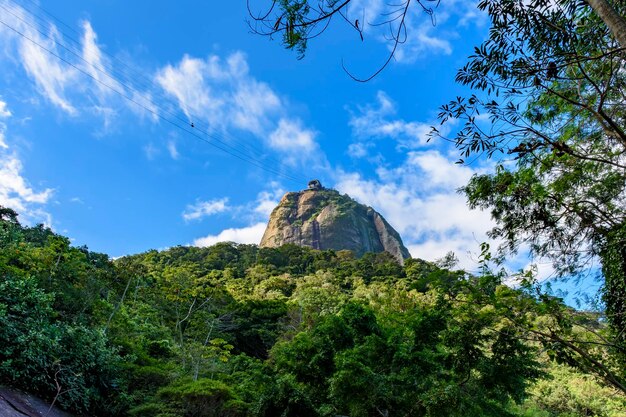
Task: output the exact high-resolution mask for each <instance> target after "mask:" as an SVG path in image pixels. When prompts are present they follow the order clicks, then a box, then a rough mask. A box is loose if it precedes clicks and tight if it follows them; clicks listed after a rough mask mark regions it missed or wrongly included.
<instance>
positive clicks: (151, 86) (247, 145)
mask: <svg viewBox="0 0 626 417" xmlns="http://www.w3.org/2000/svg"><path fill="white" fill-rule="evenodd" d="M25 1H28V2H29V3H31V4H33V5H35V6H36V7H37V8H38V9H40V10H42V11H43V12H44V13H45V14H47V15H48V16H50V17H52V18H53V19H54V20H56V21H57V22H59V23H61V24H62V25H63V26H65V27H67V28H68V29H70V30H71V31H72V32H74V33H76V34H77V35H80V34H79V32H78V31H76V30H75V29H74V28H72V27H71V26H70V25H68V24H67V23H65V22H63V21H62V20H61V19H59V18H57V17H56V16H54V15H53V14H52V13H50V12H49V11H47V10H46V9H44V8H43V7H41V6H40V5H38V4H37V3H36V2H34V1H33V0H25ZM20 6H21V7H22V9H23V10H24V11H25V12H27V13H28V14H30V15H31V16H32V17H34V18H35V19H38V20H40V21H41V22H43V23H45V24H48V25H51V26H52V25H54V24H53V23H52V22H51V21H50V20H46V19H45V18H43V17H41V16H39V15H37V14H35V13H34V12H33V11H32V10H30V9H27V8H26V7H25V6H24V5H23V4H21V5H20ZM0 7H2V8H3V9H4V10H6V11H7V12H8V13H10V14H11V15H12V16H14V17H15V18H17V19H19V20H20V21H22V22H23V23H24V24H26V25H28V26H29V27H31V28H33V29H34V30H36V31H37V32H39V33H40V34H41V35H42V36H45V37H46V38H48V39H49V40H51V41H52V42H54V43H55V44H57V45H58V46H60V47H62V48H63V49H65V50H67V51H68V52H70V53H71V54H73V55H74V56H76V57H77V58H79V59H80V60H82V61H83V62H85V64H87V65H88V66H89V67H91V68H94V69H96V70H97V71H98V72H100V73H102V74H103V75H105V76H106V77H108V78H110V79H112V80H113V81H115V82H117V83H119V84H121V85H122V86H124V87H125V88H126V89H128V90H130V91H132V92H134V93H137V94H139V95H140V96H142V95H143V94H142V93H141V92H140V91H137V90H136V89H135V88H133V87H131V86H129V85H127V84H126V83H131V84H134V85H137V84H138V85H139V86H140V87H141V86H143V87H144V88H146V89H147V90H149V93H150V94H151V95H154V96H157V97H158V98H159V97H160V98H161V99H162V100H163V101H165V102H168V103H170V104H172V106H173V107H175V108H180V107H181V106H180V104H179V103H176V102H175V101H174V100H172V99H171V97H169V96H166V95H164V94H163V93H161V90H162V86H160V85H158V84H156V83H155V82H154V81H153V80H152V79H150V78H148V77H146V76H145V75H144V74H143V73H141V72H139V71H137V70H136V69H134V68H133V67H132V66H130V65H128V64H126V63H125V62H124V61H122V60H120V59H119V58H117V57H115V56H114V55H112V54H110V53H108V52H107V51H105V50H101V49H99V51H100V52H101V53H103V54H105V55H106V56H107V57H109V58H110V59H111V60H113V61H116V62H117V63H119V64H120V65H121V66H122V67H125V68H127V69H128V70H129V71H131V72H133V73H134V74H135V75H136V76H138V78H139V79H142V80H145V82H137V77H133V76H131V75H129V74H127V73H124V72H123V71H120V70H118V69H117V68H116V67H115V66H113V65H109V67H110V68H106V65H104V63H102V67H103V68H99V67H98V66H96V65H94V64H92V63H90V62H87V61H86V60H85V58H84V57H83V56H82V52H83V51H82V43H81V42H80V41H78V40H76V39H74V38H72V37H71V36H69V35H67V34H66V33H64V32H62V31H59V32H60V34H61V35H63V36H62V37H63V39H65V38H67V39H69V40H71V41H72V42H74V44H76V45H77V46H78V49H74V50H72V48H70V47H67V46H65V45H64V44H62V43H60V42H59V41H57V40H56V39H54V38H52V37H51V36H50V35H48V34H47V33H44V32H43V31H42V30H41V29H39V28H38V27H35V26H33V25H32V24H31V23H29V22H27V21H25V20H24V19H22V18H21V17H19V16H17V15H15V14H14V13H13V12H11V11H10V10H8V9H6V8H5V7H4V6H2V5H1V4H0ZM109 73H117V74H118V75H117V77H121V78H124V80H122V81H121V80H119V79H117V78H116V77H114V76H113V75H111V74H109ZM119 74H121V76H120V75H119ZM155 93H156V94H155ZM234 99H235V101H236V102H237V104H239V105H240V106H241V107H243V106H242V105H241V102H240V100H239V99H238V98H237V97H234ZM147 101H148V102H150V104H152V105H154V106H155V107H157V108H160V109H161V110H162V111H165V112H166V113H168V114H170V115H171V116H172V117H175V118H176V119H178V120H179V121H181V122H182V123H184V124H189V125H190V126H191V127H192V128H199V129H202V128H205V129H206V130H207V132H206V133H205V132H203V133H205V134H206V135H207V136H209V137H211V138H214V139H216V140H221V141H222V142H226V141H231V142H235V143H236V144H237V145H238V146H241V147H242V148H243V149H245V150H246V151H248V152H253V153H254V154H262V153H263V152H264V150H263V149H262V148H261V147H259V146H256V145H255V143H254V142H252V141H249V140H246V138H237V137H235V136H233V135H231V134H229V133H227V132H224V133H223V134H220V133H218V132H217V131H216V129H214V128H213V127H211V125H210V124H208V123H207V124H205V123H202V121H201V120H202V119H201V118H199V117H198V118H196V117H194V115H193V114H191V113H188V112H186V111H183V113H184V114H185V116H186V117H181V116H179V115H178V114H177V113H174V112H172V111H171V110H166V109H164V108H163V107H162V106H157V105H156V104H155V103H154V102H153V101H151V100H147ZM208 131H211V133H208ZM225 145H226V146H229V147H231V148H233V146H231V145H229V144H225ZM235 151H236V152H239V153H242V154H243V152H241V151H240V150H235ZM246 157H248V158H251V159H256V160H258V158H255V157H254V156H249V155H246ZM263 160H264V161H266V162H269V163H272V164H275V165H280V163H281V162H280V161H279V160H277V159H276V158H274V157H273V156H271V155H270V156H268V157H266V158H265V159H263ZM290 175H291V176H292V177H294V178H300V181H301V182H306V181H308V179H307V177H305V176H301V175H300V173H299V172H298V173H296V172H295V171H291V172H290Z"/></svg>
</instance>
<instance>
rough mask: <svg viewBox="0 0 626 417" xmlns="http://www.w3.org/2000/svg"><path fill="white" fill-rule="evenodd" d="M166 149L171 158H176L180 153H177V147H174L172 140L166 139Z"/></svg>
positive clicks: (174, 143)
mask: <svg viewBox="0 0 626 417" xmlns="http://www.w3.org/2000/svg"><path fill="white" fill-rule="evenodd" d="M167 151H168V152H169V154H170V156H171V157H172V159H174V160H177V159H178V158H180V154H179V153H178V149H177V148H176V142H174V140H169V141H167Z"/></svg>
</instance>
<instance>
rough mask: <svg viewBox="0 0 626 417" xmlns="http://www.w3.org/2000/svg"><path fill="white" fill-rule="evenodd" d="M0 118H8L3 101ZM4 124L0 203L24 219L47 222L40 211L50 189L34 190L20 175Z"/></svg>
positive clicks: (0, 147) (1, 125) (1, 129)
mask: <svg viewBox="0 0 626 417" xmlns="http://www.w3.org/2000/svg"><path fill="white" fill-rule="evenodd" d="M0 103H2V105H0V108H1V109H3V113H2V116H0V118H8V117H10V115H11V112H10V111H9V110H8V108H7V105H6V103H4V102H0ZM5 135H6V125H5V124H4V123H0V205H2V206H5V207H10V208H12V209H14V210H15V211H17V212H18V213H19V214H20V215H22V218H23V219H25V220H26V221H27V222H44V223H46V224H47V225H50V224H51V217H50V215H49V214H48V213H47V212H46V211H45V210H44V208H45V204H47V203H48V202H49V201H50V198H51V197H52V195H53V193H54V190H52V189H51V188H46V189H43V190H36V189H35V188H34V187H33V186H32V185H31V184H30V183H29V181H28V180H27V179H26V177H25V176H24V172H23V170H24V166H23V164H22V161H21V160H20V158H19V155H18V154H17V152H15V151H13V150H11V149H10V147H9V145H8V144H7V142H6V139H5Z"/></svg>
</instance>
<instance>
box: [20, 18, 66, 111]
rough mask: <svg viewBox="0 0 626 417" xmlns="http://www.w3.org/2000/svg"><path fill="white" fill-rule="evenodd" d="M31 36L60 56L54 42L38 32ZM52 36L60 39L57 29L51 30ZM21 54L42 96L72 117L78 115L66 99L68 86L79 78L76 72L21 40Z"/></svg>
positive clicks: (31, 44) (25, 67)
mask: <svg viewBox="0 0 626 417" xmlns="http://www.w3.org/2000/svg"><path fill="white" fill-rule="evenodd" d="M31 36H34V37H35V39H36V42H37V43H38V44H40V45H43V46H44V47H45V48H46V49H48V50H50V51H52V52H54V53H56V54H58V51H57V48H56V44H55V43H54V41H52V40H48V39H44V38H41V37H39V35H38V34H37V33H36V32H32V33H31ZM50 36H51V38H52V39H53V40H55V41H56V40H59V38H60V36H59V35H58V32H57V30H56V28H51V29H50ZM19 53H20V56H21V58H22V62H23V65H24V69H25V70H26V72H27V73H28V75H29V76H30V77H31V78H32V79H33V80H34V81H35V83H36V84H37V86H38V87H39V88H40V92H41V93H42V95H43V96H44V97H46V98H47V99H48V100H50V101H51V102H52V103H53V104H55V105H57V106H59V107H60V108H61V109H63V110H64V111H66V112H67V113H69V114H70V115H76V114H77V113H78V111H77V110H76V108H75V107H74V106H73V105H72V104H71V103H70V101H69V99H68V98H67V97H66V95H67V94H66V90H67V88H68V86H69V85H70V84H72V83H73V82H74V81H75V80H76V78H77V77H78V73H77V72H76V70H75V69H74V68H72V67H70V66H69V65H65V64H63V63H61V62H60V61H59V60H58V59H57V58H56V57H54V56H52V55H51V54H50V53H49V52H47V51H44V50H43V49H41V48H40V47H39V46H38V45H35V44H34V43H32V42H30V41H28V40H26V39H23V40H21V42H20V45H19Z"/></svg>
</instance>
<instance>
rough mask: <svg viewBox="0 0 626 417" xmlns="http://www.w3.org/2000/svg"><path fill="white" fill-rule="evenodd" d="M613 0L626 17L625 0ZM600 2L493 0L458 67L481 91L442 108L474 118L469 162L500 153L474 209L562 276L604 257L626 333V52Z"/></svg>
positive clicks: (487, 0)
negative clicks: (597, 6)
mask: <svg viewBox="0 0 626 417" xmlns="http://www.w3.org/2000/svg"><path fill="white" fill-rule="evenodd" d="M593 3H600V2H593ZM601 3H605V2H601ZM612 3H613V8H614V9H615V12H616V16H617V17H618V19H623V16H624V13H625V12H626V9H625V8H624V3H623V2H612ZM590 4H591V2H580V1H575V0H562V1H558V2H550V1H545V0H532V1H528V2H515V1H507V0H483V1H481V2H480V4H479V6H478V7H479V8H480V9H482V10H485V11H486V12H487V13H488V15H489V17H490V19H491V29H490V32H489V37H488V39H487V40H485V41H484V42H483V44H482V45H480V46H478V47H476V48H475V52H474V54H473V55H472V56H470V58H469V61H468V63H467V64H466V65H465V66H464V67H463V68H462V69H461V70H459V72H458V74H457V81H458V82H460V83H462V84H464V85H467V86H469V87H471V88H472V89H473V90H474V94H472V95H471V96H469V97H458V98H457V99H456V100H454V101H452V102H450V103H448V104H446V105H444V106H442V107H441V112H440V115H439V116H440V119H441V121H442V123H446V122H447V121H449V120H455V121H459V120H460V121H462V122H463V125H462V127H461V129H460V130H458V131H457V132H456V134H455V136H454V137H453V138H451V140H452V142H454V143H455V145H456V146H457V148H459V150H460V151H461V152H462V158H463V159H461V160H460V162H462V163H464V162H466V160H469V161H473V160H475V159H477V158H479V157H480V156H481V155H486V156H488V157H494V158H496V160H497V163H496V165H497V168H496V170H495V172H493V173H490V174H481V175H476V176H475V177H473V178H472V179H471V181H470V182H469V183H468V184H467V186H465V187H464V189H463V191H464V192H465V194H466V196H467V198H468V203H469V205H470V207H472V208H475V207H479V208H482V209H488V210H490V211H491V214H492V217H493V219H494V220H495V221H496V223H497V226H496V227H495V228H493V229H492V230H491V236H492V237H494V238H497V239H501V240H502V241H504V242H505V244H504V245H503V247H502V248H501V249H502V253H503V254H508V253H515V252H516V251H517V250H518V249H519V248H529V249H530V250H531V252H532V254H533V255H535V256H538V257H545V258H549V259H551V260H552V262H553V265H554V266H555V268H556V271H557V273H558V274H560V275H561V276H572V275H574V274H576V273H578V272H580V271H584V270H586V269H588V268H590V267H591V266H593V264H594V262H596V261H597V260H598V259H599V260H600V261H601V263H602V268H603V274H604V277H605V279H606V285H605V289H604V290H605V291H604V294H605V297H604V302H605V303H606V307H607V313H608V319H609V320H610V322H611V323H612V325H613V327H614V330H615V334H616V335H621V336H620V337H622V342H623V335H624V334H626V332H625V331H624V329H626V321H625V317H626V316H625V314H624V300H626V292H625V291H624V283H625V282H626V274H625V272H624V271H625V269H624V265H625V264H626V258H624V256H625V255H626V254H625V253H624V252H623V247H624V233H623V230H624V227H625V225H626V212H625V211H624V207H625V203H626V160H625V159H624V155H625V154H626V132H625V131H624V121H625V120H626V106H625V104H624V103H625V102H624V97H625V94H626V77H625V73H624V71H623V68H624V63H625V61H624V59H625V58H624V57H625V55H624V49H623V45H620V43H619V42H618V41H617V39H616V37H615V36H614V35H615V34H614V33H613V32H612V31H611V30H610V29H609V27H608V26H607V24H605V22H604V21H603V19H602V18H601V16H600V15H599V14H597V13H596V12H595V11H594V10H593V9H592V8H591V7H590ZM609 7H611V6H610V5H609ZM485 119H488V120H489V123H486V122H485ZM433 135H434V136H440V135H439V131H438V130H437V129H435V130H434V131H433Z"/></svg>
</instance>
